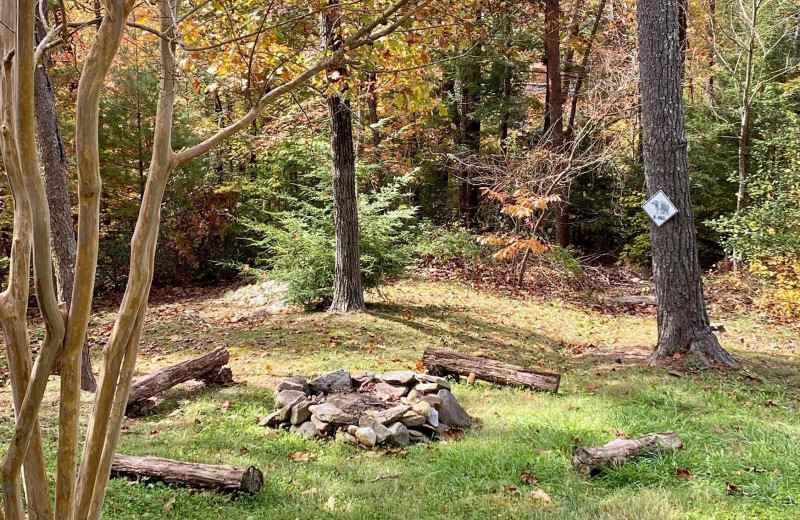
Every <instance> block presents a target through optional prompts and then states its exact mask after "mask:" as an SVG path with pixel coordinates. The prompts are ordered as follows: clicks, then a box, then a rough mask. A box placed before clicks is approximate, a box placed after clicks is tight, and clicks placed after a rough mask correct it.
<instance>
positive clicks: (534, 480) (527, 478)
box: [519, 471, 539, 486]
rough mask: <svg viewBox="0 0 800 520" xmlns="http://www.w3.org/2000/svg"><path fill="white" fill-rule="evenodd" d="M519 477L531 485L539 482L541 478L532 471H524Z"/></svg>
mask: <svg viewBox="0 0 800 520" xmlns="http://www.w3.org/2000/svg"><path fill="white" fill-rule="evenodd" d="M519 478H521V479H522V480H524V481H525V482H526V483H528V484H530V485H531V486H532V485H534V484H536V483H537V482H539V479H538V478H536V477H534V476H533V475H532V474H531V472H530V471H523V472H522V473H520V475H519Z"/></svg>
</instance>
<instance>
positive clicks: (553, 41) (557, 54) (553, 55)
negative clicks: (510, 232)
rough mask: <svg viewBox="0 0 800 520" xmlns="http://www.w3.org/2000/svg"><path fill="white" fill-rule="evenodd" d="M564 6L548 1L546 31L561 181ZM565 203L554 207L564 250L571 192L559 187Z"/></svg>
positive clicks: (556, 171)
mask: <svg viewBox="0 0 800 520" xmlns="http://www.w3.org/2000/svg"><path fill="white" fill-rule="evenodd" d="M560 18H561V7H560V5H559V0H547V1H546V2H545V24H546V27H545V32H546V44H547V97H548V100H549V103H548V108H549V110H548V115H549V120H550V125H549V128H548V132H549V134H550V135H549V138H548V147H549V148H550V150H551V151H552V153H553V178H556V179H558V177H559V176H560V175H561V171H562V168H563V164H562V160H561V159H562V158H561V154H562V153H563V152H564V117H563V114H564V101H563V97H562V85H561V21H560ZM557 193H558V194H559V195H560V196H561V201H559V202H556V203H555V204H554V205H553V210H554V214H555V227H556V243H557V244H558V245H560V246H561V247H567V246H569V244H570V236H569V210H568V206H569V202H568V200H567V197H568V190H565V189H563V188H559V189H558V190H557Z"/></svg>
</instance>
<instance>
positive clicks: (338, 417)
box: [308, 375, 358, 425]
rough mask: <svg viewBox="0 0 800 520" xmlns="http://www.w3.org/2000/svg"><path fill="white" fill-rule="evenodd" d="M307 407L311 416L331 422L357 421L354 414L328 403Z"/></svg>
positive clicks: (349, 422)
mask: <svg viewBox="0 0 800 520" xmlns="http://www.w3.org/2000/svg"><path fill="white" fill-rule="evenodd" d="M348 377H349V375H348ZM308 409H309V410H311V415H312V416H313V417H316V418H317V419H319V420H320V421H324V422H327V423H331V424H338V425H342V424H353V423H355V422H356V421H358V418H357V417H356V416H355V415H352V414H349V413H345V412H343V411H342V410H340V409H339V408H337V407H335V406H333V405H332V404H330V403H323V404H315V405H311V406H309V407H308Z"/></svg>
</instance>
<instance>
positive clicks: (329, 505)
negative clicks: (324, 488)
mask: <svg viewBox="0 0 800 520" xmlns="http://www.w3.org/2000/svg"><path fill="white" fill-rule="evenodd" d="M325 509H327V510H328V511H333V510H334V509H336V497H334V496H333V495H331V496H330V498H328V501H327V502H326V503H325Z"/></svg>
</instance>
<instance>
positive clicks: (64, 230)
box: [34, 21, 97, 392]
mask: <svg viewBox="0 0 800 520" xmlns="http://www.w3.org/2000/svg"><path fill="white" fill-rule="evenodd" d="M36 31H37V35H38V37H39V39H42V38H43V37H44V34H46V30H45V28H44V26H43V25H42V23H41V21H39V22H38V23H37V28H36ZM46 61H47V60H45V61H44V63H41V64H38V66H37V67H36V73H35V76H34V102H35V104H36V108H35V110H36V145H37V149H38V151H39V166H40V167H41V169H42V175H43V176H44V186H45V191H46V193H47V203H48V205H49V206H50V247H51V248H52V250H53V266H54V268H55V273H56V286H57V289H58V301H59V302H61V303H65V304H66V305H67V309H69V306H70V302H71V301H72V286H73V281H74V278H75V256H76V254H77V248H78V246H77V241H76V239H75V228H74V226H73V223H72V202H71V200H70V191H69V183H68V180H67V161H66V155H65V154H64V144H63V140H62V138H61V128H60V126H59V124H58V112H57V111H56V98H55V94H54V93H53V85H52V83H51V82H50V76H48V75H47V71H46V69H45V63H46ZM54 368H55V370H54V372H56V373H58V372H60V369H61V362H60V359H58V360H56V363H55V365H54ZM96 388H97V383H96V382H95V379H94V374H93V373H92V365H91V359H90V357H89V342H88V341H84V342H83V350H82V352H81V389H82V390H85V391H88V392H94V391H95V389H96Z"/></svg>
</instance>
